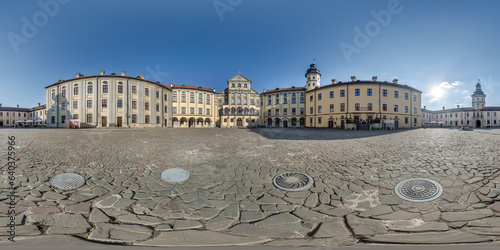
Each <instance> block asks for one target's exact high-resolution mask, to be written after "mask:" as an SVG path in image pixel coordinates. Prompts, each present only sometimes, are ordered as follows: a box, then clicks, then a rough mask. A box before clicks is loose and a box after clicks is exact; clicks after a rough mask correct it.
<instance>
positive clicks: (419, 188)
mask: <svg viewBox="0 0 500 250" xmlns="http://www.w3.org/2000/svg"><path fill="white" fill-rule="evenodd" d="M394 191H395V192H396V195H397V196H398V197H399V198H401V199H403V200H407V201H412V202H426V201H432V200H435V199H437V198H439V197H440V196H441V194H443V187H442V186H441V184H439V183H438V182H437V181H434V180H431V179H425V178H413V179H408V180H404V181H402V182H400V183H398V184H397V185H396V187H395V188H394Z"/></svg>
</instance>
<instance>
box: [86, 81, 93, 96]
mask: <svg viewBox="0 0 500 250" xmlns="http://www.w3.org/2000/svg"><path fill="white" fill-rule="evenodd" d="M91 84H92V83H89V86H87V94H92V85H91Z"/></svg>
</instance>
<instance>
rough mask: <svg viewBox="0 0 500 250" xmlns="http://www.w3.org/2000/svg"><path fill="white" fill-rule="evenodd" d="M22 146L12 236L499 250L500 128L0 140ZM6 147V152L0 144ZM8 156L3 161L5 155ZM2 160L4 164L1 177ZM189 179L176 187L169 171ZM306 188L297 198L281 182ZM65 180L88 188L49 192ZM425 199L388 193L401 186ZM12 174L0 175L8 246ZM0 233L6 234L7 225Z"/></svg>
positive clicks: (0, 211) (0, 212)
mask: <svg viewBox="0 0 500 250" xmlns="http://www.w3.org/2000/svg"><path fill="white" fill-rule="evenodd" d="M0 135H1V136H2V137H3V138H7V136H12V135H14V136H16V145H18V146H20V148H19V149H16V151H17V155H18V160H17V162H16V163H17V164H16V165H17V169H16V189H15V193H16V195H17V196H19V201H18V203H17V205H16V213H17V215H16V224H17V226H16V234H17V237H43V235H76V236H79V237H82V238H85V239H88V240H91V241H96V242H108V243H120V244H130V245H141V246H225V245H272V246H281V245H353V244H356V243H414V244H447V243H451V244H454V243H480V242H495V241H496V242H498V241H500V171H499V170H500V163H499V159H498V157H499V151H500V148H499V146H498V145H499V144H500V130H498V129H477V130H474V131H459V130H457V129H415V130H397V131H349V130H329V129H300V128H290V129H286V128H282V129H280V128H259V129H218V128H199V129H165V128H156V129H82V130H68V129H1V130H0ZM1 147H2V148H4V149H7V141H6V140H2V141H1ZM3 152H6V150H5V151H3ZM6 165H7V158H6V154H5V153H4V155H3V156H2V160H1V162H0V166H1V167H2V170H6V167H5V166H6ZM174 167H175V168H183V169H186V170H188V171H189V172H190V178H189V179H188V180H187V181H185V182H183V183H179V184H170V183H167V182H164V181H163V180H161V179H160V178H159V176H160V173H161V172H162V171H163V170H165V169H168V168H174ZM287 171H301V172H305V173H307V174H309V175H310V176H312V177H313V179H314V184H313V186H312V187H311V188H309V189H307V190H304V191H299V192H286V191H282V190H279V189H277V188H276V187H274V185H273V183H272V179H273V177H274V176H275V175H277V174H279V173H282V172H287ZM63 172H72V173H78V174H80V175H82V176H83V177H84V178H85V180H86V184H85V185H84V186H83V187H81V188H79V189H77V190H71V191H62V190H58V189H56V188H53V187H52V186H51V185H50V178H51V177H52V176H54V175H56V174H59V173H63ZM416 177H422V178H430V179H433V180H435V181H437V182H439V183H440V184H441V185H442V186H443V189H444V190H443V195H442V196H441V197H440V198H438V199H436V200H433V201H430V202H423V203H413V202H408V201H404V200H402V199H400V198H398V197H397V196H395V194H394V191H393V189H394V187H395V185H396V184H397V183H398V182H400V181H402V180H405V179H409V178H416ZM7 179H8V175H7V173H6V172H5V171H2V173H1V175H0V228H2V230H1V231H0V236H2V240H6V239H7V236H6V231H7V227H4V225H7V224H8V223H9V220H8V217H7V207H8V205H7V204H6V202H7V194H8V193H9V192H10V191H11V189H10V186H9V185H8V183H7ZM2 226H3V227H2Z"/></svg>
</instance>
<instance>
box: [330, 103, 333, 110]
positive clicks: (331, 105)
mask: <svg viewBox="0 0 500 250" xmlns="http://www.w3.org/2000/svg"><path fill="white" fill-rule="evenodd" d="M330 112H333V104H330Z"/></svg>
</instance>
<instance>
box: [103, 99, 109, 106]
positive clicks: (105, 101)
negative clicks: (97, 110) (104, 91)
mask: <svg viewBox="0 0 500 250" xmlns="http://www.w3.org/2000/svg"><path fill="white" fill-rule="evenodd" d="M102 107H103V108H106V107H108V100H107V99H102Z"/></svg>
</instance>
